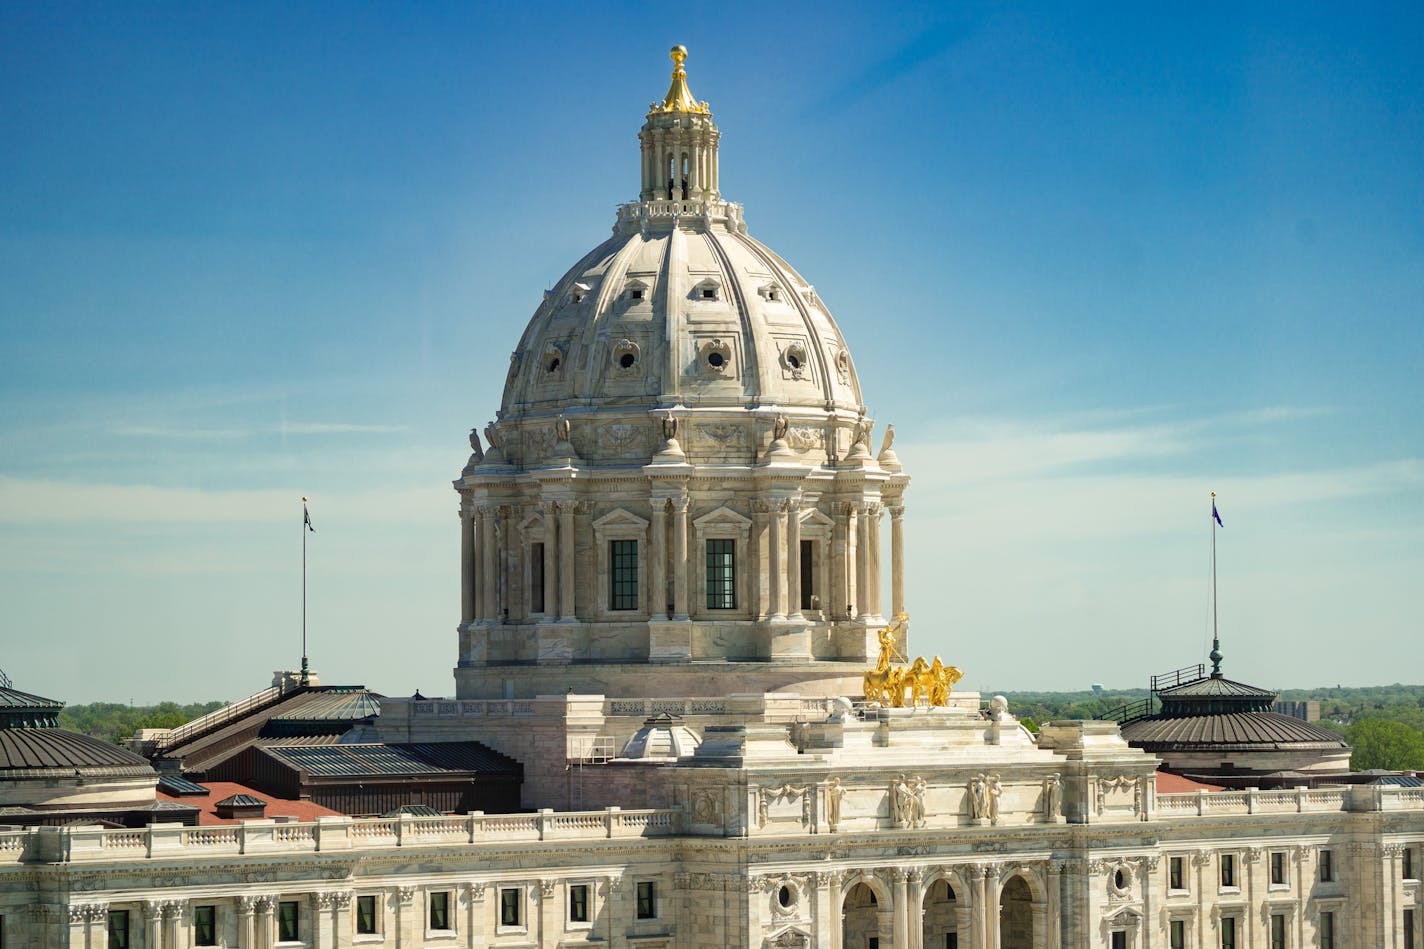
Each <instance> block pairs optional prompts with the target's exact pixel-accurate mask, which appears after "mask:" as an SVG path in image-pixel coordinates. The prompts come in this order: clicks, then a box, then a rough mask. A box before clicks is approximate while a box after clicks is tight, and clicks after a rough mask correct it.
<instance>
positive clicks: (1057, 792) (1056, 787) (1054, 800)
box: [1043, 774, 1063, 821]
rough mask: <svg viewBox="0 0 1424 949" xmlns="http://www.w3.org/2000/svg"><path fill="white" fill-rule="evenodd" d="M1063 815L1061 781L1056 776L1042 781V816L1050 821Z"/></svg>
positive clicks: (1050, 776)
mask: <svg viewBox="0 0 1424 949" xmlns="http://www.w3.org/2000/svg"><path fill="white" fill-rule="evenodd" d="M1062 813H1063V781H1062V778H1060V777H1059V776H1058V775H1057V774H1050V775H1049V776H1048V777H1046V778H1044V779H1043V816H1044V817H1045V818H1046V819H1048V820H1050V821H1052V820H1057V819H1058V817H1059V816H1060V815H1061V814H1062Z"/></svg>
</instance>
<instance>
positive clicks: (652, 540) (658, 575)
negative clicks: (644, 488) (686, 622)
mask: <svg viewBox="0 0 1424 949" xmlns="http://www.w3.org/2000/svg"><path fill="white" fill-rule="evenodd" d="M667 506H668V502H667V498H653V501H652V513H653V520H652V524H651V525H650V527H649V530H651V532H652V536H651V537H649V538H648V567H649V570H648V573H649V577H650V578H649V580H648V587H649V590H648V613H649V614H650V615H651V616H652V621H653V622H654V623H662V622H665V621H666V620H667V618H668V617H667V606H668V598H667Z"/></svg>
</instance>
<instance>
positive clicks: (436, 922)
mask: <svg viewBox="0 0 1424 949" xmlns="http://www.w3.org/2000/svg"><path fill="white" fill-rule="evenodd" d="M430 928H431V929H432V930H436V929H449V928H450V894H449V893H431V894H430Z"/></svg>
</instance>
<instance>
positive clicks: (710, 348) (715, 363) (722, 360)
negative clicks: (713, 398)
mask: <svg viewBox="0 0 1424 949" xmlns="http://www.w3.org/2000/svg"><path fill="white" fill-rule="evenodd" d="M698 352H699V353H700V354H701V357H702V360H701V361H702V365H703V367H704V371H705V372H708V373H711V374H713V375H719V376H720V375H726V374H727V372H728V370H729V369H730V368H731V365H732V347H731V346H729V345H728V344H727V342H726V341H725V340H722V339H709V340H707V341H706V342H704V343H702V345H701V346H699V347H698Z"/></svg>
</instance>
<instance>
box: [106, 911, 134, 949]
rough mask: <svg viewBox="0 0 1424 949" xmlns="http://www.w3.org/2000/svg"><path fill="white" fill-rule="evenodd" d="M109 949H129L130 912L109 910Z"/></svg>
mask: <svg viewBox="0 0 1424 949" xmlns="http://www.w3.org/2000/svg"><path fill="white" fill-rule="evenodd" d="M109 949H129V911H128V910H126V909H111V910H109Z"/></svg>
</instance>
